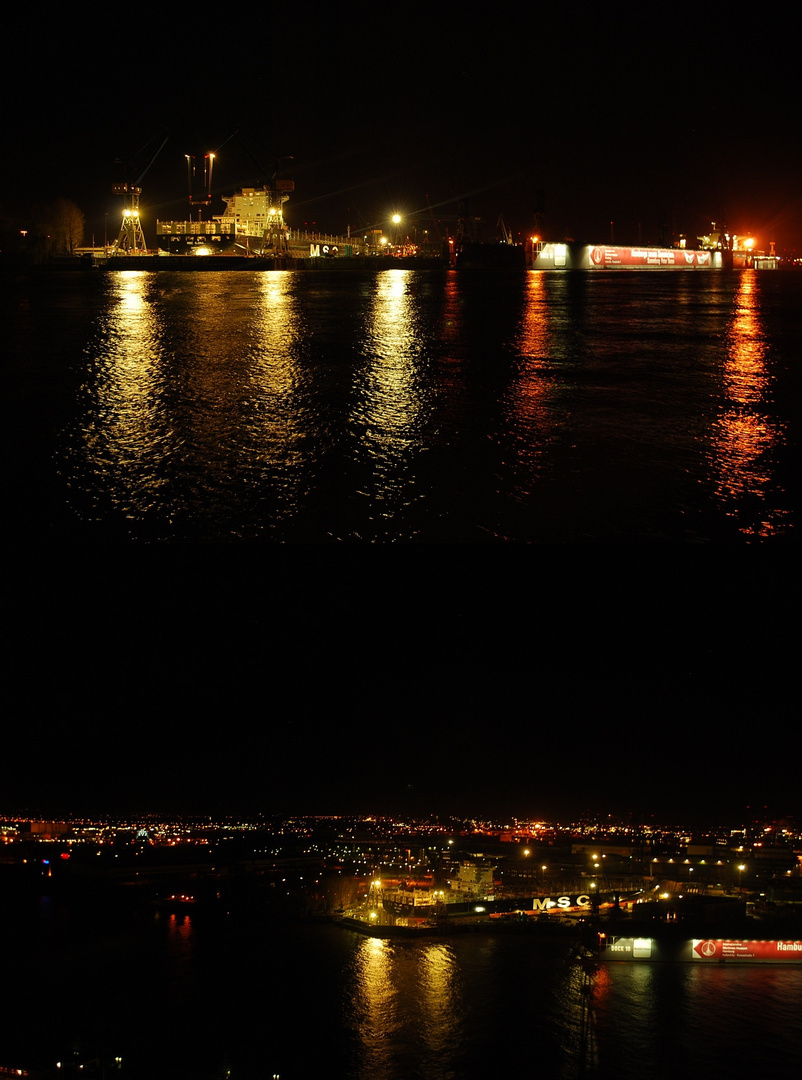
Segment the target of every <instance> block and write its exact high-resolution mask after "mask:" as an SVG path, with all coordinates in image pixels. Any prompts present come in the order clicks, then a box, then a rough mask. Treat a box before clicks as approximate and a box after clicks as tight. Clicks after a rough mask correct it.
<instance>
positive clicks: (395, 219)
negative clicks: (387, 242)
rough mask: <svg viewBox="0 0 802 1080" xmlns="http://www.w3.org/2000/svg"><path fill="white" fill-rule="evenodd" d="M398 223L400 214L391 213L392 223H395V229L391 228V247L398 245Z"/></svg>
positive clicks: (399, 222)
mask: <svg viewBox="0 0 802 1080" xmlns="http://www.w3.org/2000/svg"><path fill="white" fill-rule="evenodd" d="M400 224H401V215H400V214H393V225H395V229H393V247H398V226H399V225H400Z"/></svg>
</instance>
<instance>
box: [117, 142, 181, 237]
mask: <svg viewBox="0 0 802 1080" xmlns="http://www.w3.org/2000/svg"><path fill="white" fill-rule="evenodd" d="M166 142H167V138H166V137H165V138H164V140H163V141H162V144H161V146H160V147H159V149H158V150H157V151H156V153H155V154H154V155H153V157H152V158H151V159H150V161H149V162H148V164H147V165H146V166H145V168H144V169H143V170H142V172H141V173H140V174H139V176H138V177H137V178H136V180H135V181H134V182H133V184H112V187H111V190H112V192H113V193H114V194H115V195H122V197H123V223H122V225H121V226H120V235H119V236H118V237H117V239H116V241H115V242H114V244H113V246H112V250H113V251H115V252H123V253H125V254H126V255H138V254H144V253H145V252H146V251H147V246H146V245H145V234H144V233H143V232H142V222H141V220H140V217H139V196H140V195H141V194H142V188H141V187H140V184H141V183H142V180H143V179H144V177H145V173H146V172H147V171H148V169H149V168H150V167H151V165H152V164H153V162H154V161H155V160H156V158H157V157H158V156H159V154H160V153H161V152H162V150H163V148H164V144H165V143H166Z"/></svg>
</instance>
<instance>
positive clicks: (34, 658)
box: [0, 545, 802, 823]
mask: <svg viewBox="0 0 802 1080" xmlns="http://www.w3.org/2000/svg"><path fill="white" fill-rule="evenodd" d="M795 563H796V560H795V558H794V552H793V551H792V550H790V549H787V548H780V549H776V548H775V549H773V550H772V551H771V552H770V554H767V553H766V551H765V549H752V548H740V549H737V550H735V549H720V548H717V547H707V546H702V547H693V548H687V549H685V548H682V549H676V548H671V549H656V550H655V549H652V550H649V551H648V552H647V551H644V550H642V549H639V548H637V547H632V548H630V547H607V546H604V547H600V548H593V549H592V550H588V549H586V548H582V547H574V546H572V545H568V546H558V547H552V546H549V545H542V546H541V545H538V546H534V547H530V546H529V545H526V546H524V547H521V548H512V549H510V550H505V552H502V553H496V552H487V551H486V550H485V549H475V548H461V547H459V546H457V547H454V548H451V547H444V548H430V549H425V550H424V549H421V548H417V549H405V550H400V549H398V548H396V547H394V546H390V547H389V548H381V549H370V550H367V549H365V550H364V551H363V550H361V549H360V550H355V549H351V550H349V551H345V552H341V551H339V550H338V551H333V550H332V551H329V550H327V549H319V548H315V549H306V548H297V549H283V548H276V547H269V548H261V547H256V548H254V547H248V548H245V549H239V548H236V549H234V548H225V549H223V548H203V549H183V548H171V549H169V550H164V549H159V550H154V551H150V550H146V551H142V550H139V551H134V552H132V551H131V549H129V548H123V547H121V548H119V549H97V550H81V551H76V552H73V553H67V552H64V551H60V552H54V551H40V552H31V553H29V554H28V556H27V558H25V559H17V560H15V568H14V574H13V576H12V580H11V584H10V586H8V587H7V593H8V594H9V595H10V599H11V603H8V604H7V605H6V613H7V618H8V625H9V626H11V627H12V628H13V633H12V636H11V640H10V641H9V643H8V644H7V646H6V650H5V654H6V655H5V658H6V661H7V664H6V667H7V671H8V679H7V683H6V696H7V701H8V702H9V703H11V704H10V708H9V713H8V718H7V720H6V721H5V723H4V731H5V734H4V746H3V756H2V774H3V775H2V805H0V810H12V809H28V810H33V809H39V810H43V811H45V812H51V813H61V814H64V813H67V812H70V813H76V814H77V813H111V812H145V811H157V812H161V811H163V812H170V813H209V814H213V815H219V814H232V813H233V814H238V813H256V812H260V811H261V812H266V813H393V814H403V815H420V816H424V815H425V816H429V815H432V814H436V813H440V814H460V815H466V816H477V817H484V816H489V815H505V814H515V815H517V816H519V817H524V818H526V817H547V818H548V817H555V816H556V817H560V818H561V819H564V820H575V819H576V818H577V817H578V816H579V815H580V814H581V813H583V812H590V813H592V814H594V815H598V814H601V815H602V816H603V815H605V814H610V813H612V814H616V815H620V816H621V817H623V818H625V819H627V820H645V821H649V820H655V819H656V820H658V821H675V822H677V821H682V822H687V821H691V822H693V821H703V822H708V823H709V822H716V823H717V822H721V821H725V822H731V821H733V820H735V821H742V820H748V819H749V818H750V816H751V815H752V814H753V813H754V814H755V815H756V816H759V815H760V814H762V813H763V811H762V807H764V806H766V807H768V810H767V811H766V813H767V814H768V815H769V816H772V817H774V818H776V817H783V816H785V815H787V814H789V813H793V814H796V815H799V813H800V810H802V806H800V785H799V755H798V732H797V728H798V721H797V719H796V714H797V712H798V709H797V708H796V705H795V702H797V701H798V676H797V668H798V664H797V659H798V657H797V644H796V638H795V635H794V633H793V632H792V627H793V625H794V623H795V621H796V620H797V612H798V600H799V597H798V587H797V586H796V583H797V581H798V574H797V573H796V570H795ZM750 807H751V808H752V809H751V810H750V809H748V808H750Z"/></svg>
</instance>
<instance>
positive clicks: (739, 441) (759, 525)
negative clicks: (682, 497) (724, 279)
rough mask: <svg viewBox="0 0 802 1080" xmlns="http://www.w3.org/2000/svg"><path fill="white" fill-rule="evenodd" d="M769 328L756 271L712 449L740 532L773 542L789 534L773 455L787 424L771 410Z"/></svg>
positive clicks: (744, 281) (720, 491) (746, 279)
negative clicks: (777, 500) (777, 499)
mask: <svg viewBox="0 0 802 1080" xmlns="http://www.w3.org/2000/svg"><path fill="white" fill-rule="evenodd" d="M766 360H767V344H766V328H765V325H764V318H763V314H762V312H761V308H760V293H759V287H758V278H757V272H756V271H745V272H744V273H742V274H741V278H740V283H739V287H738V291H737V293H736V295H735V311H734V314H733V317H732V321H731V322H730V325H729V328H728V331H727V340H726V355H725V360H724V392H725V395H726V409H725V411H724V413H723V414H722V415H721V416H720V417H719V418H718V420H717V421H716V424H715V427H714V432H713V440H712V449H713V455H714V466H715V469H716V472H717V477H716V495H717V496H718V498H719V499H720V500H721V502H722V503H723V505H724V509H725V512H726V513H727V514H729V515H731V516H733V517H735V518H737V519H738V521H739V523H740V524H739V531H740V532H741V533H743V534H745V535H748V536H755V537H767V536H772V535H776V534H777V533H780V532H782V531H783V525H784V522H783V517H784V514H783V511H782V510H780V509H778V508H777V507H775V506H773V505H772V495H773V491H774V471H773V451H775V450H776V449H777V448H778V447H779V446H780V444H781V441H782V438H783V429H782V425H781V423H780V422H779V421H778V420H777V419H776V418H774V417H772V416H771V414H770V411H769V410H768V408H766V397H767V394H768V393H769V391H770V378H769V372H768V368H767V364H766Z"/></svg>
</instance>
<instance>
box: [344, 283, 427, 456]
mask: <svg viewBox="0 0 802 1080" xmlns="http://www.w3.org/2000/svg"><path fill="white" fill-rule="evenodd" d="M411 279H412V271H408V270H392V271H388V272H386V273H383V274H377V275H376V285H375V289H374V293H373V300H372V304H371V307H370V310H369V313H368V317H367V321H366V325H365V346H366V348H365V354H366V356H367V357H368V359H369V364H368V367H367V369H366V371H365V373H364V377H363V380H362V382H361V384H360V386H359V391H360V396H361V408H360V414H361V420H362V421H363V422H364V423H365V424H366V426H367V431H366V437H367V438H368V439H370V440H371V441H375V442H377V443H379V444H380V445H381V448H382V451H383V452H386V451H387V449H388V447H390V446H393V445H395V446H396V448H397V449H399V450H400V449H403V447H405V446H406V445H407V444H408V443H409V439H410V435H411V433H413V432H414V431H415V427H416V424H417V420H418V416H419V413H420V407H421V401H420V398H419V395H418V393H417V392H416V382H417V380H416V362H417V360H418V357H419V352H420V348H421V341H420V334H419V322H420V320H419V319H418V318H417V312H416V305H415V301H414V299H413V298H412V296H411V295H410V283H411Z"/></svg>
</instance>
